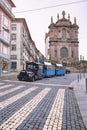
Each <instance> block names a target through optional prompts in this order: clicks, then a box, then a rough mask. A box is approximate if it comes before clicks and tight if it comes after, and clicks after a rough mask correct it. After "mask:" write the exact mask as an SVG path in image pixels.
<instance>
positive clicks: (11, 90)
mask: <svg viewBox="0 0 87 130" xmlns="http://www.w3.org/2000/svg"><path fill="white" fill-rule="evenodd" d="M23 87H24V86H23V85H20V86H18V87H14V88H11V89H10V90H6V91H4V92H0V96H3V95H5V94H8V93H11V92H14V91H15V90H18V89H20V88H23Z"/></svg>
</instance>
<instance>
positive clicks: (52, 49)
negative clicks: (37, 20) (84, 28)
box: [45, 11, 79, 65]
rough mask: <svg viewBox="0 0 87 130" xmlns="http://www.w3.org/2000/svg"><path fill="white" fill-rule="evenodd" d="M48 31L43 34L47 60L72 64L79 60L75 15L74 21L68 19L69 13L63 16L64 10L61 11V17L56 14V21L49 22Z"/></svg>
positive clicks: (77, 27)
mask: <svg viewBox="0 0 87 130" xmlns="http://www.w3.org/2000/svg"><path fill="white" fill-rule="evenodd" d="M48 28H49V31H48V33H46V34H45V56H46V58H47V59H48V60H50V61H51V62H54V63H60V64H64V65H67V64H73V63H76V62H78V60H79V41H78V29H79V26H78V25H77V23H76V17H75V18H74V23H72V22H71V21H70V15H69V14H68V18H67V19H66V18H65V11H62V18H59V15H58V16H57V21H56V22H55V23H54V22H53V17H51V24H50V25H49V27H48Z"/></svg>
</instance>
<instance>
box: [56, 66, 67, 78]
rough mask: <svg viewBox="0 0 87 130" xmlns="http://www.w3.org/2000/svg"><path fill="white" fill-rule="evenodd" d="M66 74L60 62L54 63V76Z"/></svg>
mask: <svg viewBox="0 0 87 130" xmlns="http://www.w3.org/2000/svg"><path fill="white" fill-rule="evenodd" d="M65 74H66V69H65V67H64V66H63V65H62V64H56V65H55V75H56V76H62V75H65Z"/></svg>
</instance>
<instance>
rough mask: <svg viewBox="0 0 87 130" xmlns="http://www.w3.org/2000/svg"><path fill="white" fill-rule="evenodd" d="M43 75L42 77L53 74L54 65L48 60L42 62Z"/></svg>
mask: <svg viewBox="0 0 87 130" xmlns="http://www.w3.org/2000/svg"><path fill="white" fill-rule="evenodd" d="M43 75H44V77H52V76H55V65H52V64H51V63H50V62H44V65H43Z"/></svg>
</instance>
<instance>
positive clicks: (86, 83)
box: [86, 78, 87, 93]
mask: <svg viewBox="0 0 87 130" xmlns="http://www.w3.org/2000/svg"><path fill="white" fill-rule="evenodd" d="M86 93H87V78H86Z"/></svg>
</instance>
